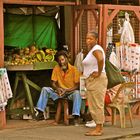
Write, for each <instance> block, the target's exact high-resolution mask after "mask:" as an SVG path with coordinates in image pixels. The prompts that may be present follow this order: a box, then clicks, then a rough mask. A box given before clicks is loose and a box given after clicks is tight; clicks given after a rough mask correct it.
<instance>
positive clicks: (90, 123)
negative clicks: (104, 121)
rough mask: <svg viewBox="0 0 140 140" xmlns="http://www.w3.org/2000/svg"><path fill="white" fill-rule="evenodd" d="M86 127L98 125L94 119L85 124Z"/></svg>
mask: <svg viewBox="0 0 140 140" xmlns="http://www.w3.org/2000/svg"><path fill="white" fill-rule="evenodd" d="M85 126H86V127H96V123H95V122H94V121H93V120H92V121H89V122H87V123H86V124H85Z"/></svg>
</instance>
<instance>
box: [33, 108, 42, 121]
mask: <svg viewBox="0 0 140 140" xmlns="http://www.w3.org/2000/svg"><path fill="white" fill-rule="evenodd" d="M34 110H35V120H37V121H40V120H44V119H45V118H44V113H43V112H42V111H40V110H38V109H36V108H35V109H34Z"/></svg>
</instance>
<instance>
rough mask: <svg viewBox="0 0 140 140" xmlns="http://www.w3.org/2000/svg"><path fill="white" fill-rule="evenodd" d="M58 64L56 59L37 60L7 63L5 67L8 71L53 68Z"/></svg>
mask: <svg viewBox="0 0 140 140" xmlns="http://www.w3.org/2000/svg"><path fill="white" fill-rule="evenodd" d="M56 64H57V62H56V61H52V62H36V63H34V64H28V65H14V66H13V65H7V66H5V68H6V69H7V70H8V71H35V70H47V69H53V68H54V67H55V65H56Z"/></svg>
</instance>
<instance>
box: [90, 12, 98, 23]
mask: <svg viewBox="0 0 140 140" xmlns="http://www.w3.org/2000/svg"><path fill="white" fill-rule="evenodd" d="M91 12H92V14H93V16H94V18H95V20H96V25H97V23H98V22H99V21H98V19H99V18H98V15H97V13H96V11H95V10H91Z"/></svg>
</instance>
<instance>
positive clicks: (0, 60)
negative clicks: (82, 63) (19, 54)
mask: <svg viewBox="0 0 140 140" xmlns="http://www.w3.org/2000/svg"><path fill="white" fill-rule="evenodd" d="M6 4H8V5H24V6H29V5H30V6H37V5H39V6H73V5H75V4H76V2H68V1H67V2H62V1H61V2H60V1H39V0H38V1H35V0H1V1H0V28H1V31H0V40H1V41H0V67H4V5H6ZM36 64H37V63H36ZM36 64H35V65H30V66H29V67H28V68H27V67H23V66H21V67H20V66H17V67H16V66H15V67H7V69H9V71H17V73H16V79H15V85H14V91H13V92H14V94H16V93H15V92H16V88H17V86H18V82H19V80H22V81H23V84H24V87H25V92H26V96H27V99H28V102H29V106H30V111H31V113H32V114H34V109H33V107H34V106H33V101H32V97H31V93H30V89H29V85H30V86H32V87H34V88H35V89H37V90H39V91H40V87H39V86H37V85H36V84H35V83H33V82H32V81H30V80H29V79H28V78H27V77H26V71H32V70H33V71H36V70H40V69H42V70H44V69H52V68H53V67H54V65H55V63H53V64H52V63H51V64H48V63H47V65H46V64H45V65H46V66H45V65H44V64H43V65H42V64H37V65H36ZM44 66H45V67H44ZM35 67H36V68H35ZM19 71H20V72H19ZM14 96H15V95H14ZM12 104H13V102H11V105H12ZM5 115H6V114H5V111H4V112H0V120H1V121H0V128H4V127H5V125H6V116H5Z"/></svg>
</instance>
